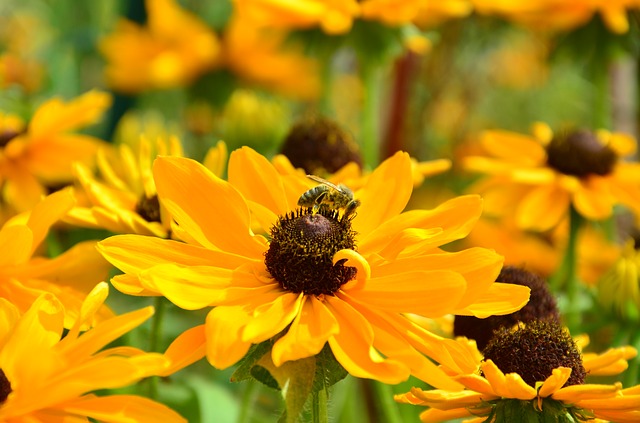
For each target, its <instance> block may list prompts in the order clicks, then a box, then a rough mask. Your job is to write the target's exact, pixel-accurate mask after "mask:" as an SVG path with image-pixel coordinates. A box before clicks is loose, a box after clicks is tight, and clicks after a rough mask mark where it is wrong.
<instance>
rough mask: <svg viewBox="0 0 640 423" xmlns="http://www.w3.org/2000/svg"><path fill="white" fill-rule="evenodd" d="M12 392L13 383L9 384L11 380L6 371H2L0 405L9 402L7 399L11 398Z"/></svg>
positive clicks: (0, 376)
mask: <svg viewBox="0 0 640 423" xmlns="http://www.w3.org/2000/svg"><path fill="white" fill-rule="evenodd" d="M11 391H12V389H11V382H9V379H7V376H6V375H5V374H4V371H2V369H0V404H2V403H4V402H5V401H6V400H7V397H8V396H9V394H10V393H11Z"/></svg>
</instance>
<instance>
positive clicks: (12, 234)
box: [0, 189, 111, 327]
mask: <svg viewBox="0 0 640 423" xmlns="http://www.w3.org/2000/svg"><path fill="white" fill-rule="evenodd" d="M74 202H75V200H74V197H73V194H72V193H71V191H70V190H69V189H65V190H62V191H58V192H56V193H54V194H51V195H49V196H48V197H46V198H45V199H44V200H42V201H41V202H40V203H38V204H37V205H36V206H35V208H34V209H33V210H32V211H30V212H25V213H22V214H19V215H17V216H14V217H13V218H12V219H11V220H9V221H8V222H7V223H5V224H4V226H2V229H0V249H1V251H3V254H2V257H1V259H0V298H6V299H7V300H9V301H11V302H12V303H13V304H14V305H15V306H16V307H18V309H19V310H20V311H21V312H25V311H26V310H27V309H28V308H29V306H30V305H31V303H33V302H34V301H35V299H36V298H38V296H40V295H42V294H43V293H53V294H55V295H56V296H57V297H58V299H59V301H60V302H61V303H62V304H63V305H64V308H65V310H66V312H65V327H70V326H71V325H72V324H73V323H74V322H75V320H76V319H77V318H78V315H79V313H80V307H81V304H82V300H83V299H84V296H85V295H86V294H87V292H89V291H90V290H91V288H93V287H94V286H95V284H96V283H98V282H100V281H102V280H104V279H105V278H107V277H108V273H109V269H110V268H111V266H109V264H108V263H107V262H106V261H105V260H104V259H103V258H102V257H100V254H98V252H97V251H96V248H95V246H96V243H95V241H85V242H81V243H79V244H76V245H75V246H74V247H72V248H71V249H69V250H67V251H66V252H64V253H63V254H61V255H59V256H57V257H55V258H52V259H49V258H46V257H41V256H39V255H37V254H36V251H37V249H38V248H39V247H40V245H41V244H42V243H43V242H44V240H45V238H46V236H47V234H48V232H49V229H50V227H51V226H52V225H53V224H54V223H56V222H57V221H58V220H60V218H62V217H63V216H64V215H65V214H66V213H67V212H68V211H69V210H70V209H71V207H73V205H74ZM109 315H110V311H109V310H108V309H104V310H102V311H101V316H102V317H105V316H109Z"/></svg>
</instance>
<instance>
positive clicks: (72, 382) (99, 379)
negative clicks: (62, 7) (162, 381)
mask: <svg viewBox="0 0 640 423" xmlns="http://www.w3.org/2000/svg"><path fill="white" fill-rule="evenodd" d="M107 294H108V285H107V284H106V283H104V282H102V283H100V284H98V285H97V286H96V287H95V288H94V289H93V290H92V291H91V293H90V294H89V295H88V296H87V298H86V300H85V301H84V302H83V304H82V307H81V310H80V315H79V317H78V318H77V319H76V321H75V324H74V325H73V327H71V329H70V330H69V331H68V332H67V333H64V332H63V328H64V326H63V321H64V320H65V316H64V314H65V307H64V306H63V304H62V303H61V302H60V301H59V300H58V299H57V298H56V297H55V296H54V295H53V294H43V295H41V296H40V297H38V298H37V299H36V300H35V301H34V302H33V304H32V305H31V306H30V307H29V308H28V309H27V310H26V311H24V313H23V312H21V311H20V310H19V308H18V307H16V306H14V305H13V304H11V303H10V302H9V301H7V300H5V299H0V323H1V324H0V327H1V329H0V340H1V342H0V420H2V421H3V422H7V423H14V422H15V423H17V422H26V421H33V422H54V421H63V420H64V421H89V420H88V419H92V420H93V419H95V421H101V422H122V421H131V422H141V423H142V422H147V423H155V422H159V421H162V422H175V423H179V422H180V423H182V422H186V420H185V419H183V418H182V417H180V416H179V415H178V414H177V413H175V412H174V411H172V410H171V409H169V408H168V407H166V406H164V405H162V404H159V403H156V402H154V401H151V400H149V399H146V398H143V397H139V396H135V395H104V396H97V395H95V394H93V393H92V392H94V391H98V390H103V389H114V388H120V387H124V386H128V385H131V384H133V383H136V382H137V381H139V380H140V379H142V378H145V377H148V376H152V375H157V374H159V373H162V372H163V371H165V369H167V368H168V367H169V365H170V362H169V360H168V359H167V358H166V357H164V356H162V355H161V354H157V353H145V352H143V351H140V350H138V349H136V348H133V347H115V348H110V349H104V350H103V348H104V347H105V346H106V345H107V344H109V343H110V342H112V341H114V340H116V339H117V338H119V337H120V336H122V335H124V334H125V333H127V332H129V331H130V330H132V329H133V328H135V327H137V326H139V325H140V324H142V323H143V322H144V321H145V320H147V319H148V318H149V317H151V315H152V314H153V308H152V307H147V308H143V309H140V310H136V311H132V312H129V313H126V314H123V315H120V316H114V317H112V318H110V319H108V320H105V321H103V322H101V323H99V324H97V325H95V326H93V327H92V328H90V329H88V330H86V331H84V332H81V328H83V327H86V326H87V325H90V324H91V322H93V321H94V320H95V314H96V313H97V312H98V310H100V309H101V308H102V304H103V302H104V301H105V299H106V297H107ZM82 330H84V329H82ZM63 335H64V336H63Z"/></svg>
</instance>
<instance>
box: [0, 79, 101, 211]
mask: <svg viewBox="0 0 640 423" xmlns="http://www.w3.org/2000/svg"><path fill="white" fill-rule="evenodd" d="M110 104H111V97H110V96H109V95H108V94H106V93H103V92H99V91H90V92H88V93H86V94H83V95H81V96H79V97H77V98H75V99H73V100H71V101H69V102H64V101H62V100H61V99H59V98H54V99H51V100H48V101H46V102H45V103H43V104H42V105H41V106H40V107H38V109H37V110H36V112H35V114H34V115H33V117H32V118H31V120H30V121H29V123H28V125H27V127H26V129H23V128H22V127H21V125H19V123H18V122H16V119H15V118H0V125H3V127H1V128H0V140H2V145H1V146H0V181H1V183H2V200H3V202H4V207H12V208H13V209H15V210H16V211H18V212H21V211H25V210H29V209H30V208H32V207H33V206H34V205H35V204H36V203H37V202H38V201H39V200H40V199H41V198H42V196H43V195H45V194H46V193H47V188H48V187H49V188H57V187H59V186H60V185H62V184H68V183H70V182H71V181H72V179H73V172H72V164H73V163H74V162H76V161H77V162H81V163H85V164H86V165H87V166H92V165H93V163H94V160H95V154H96V152H97V150H98V149H99V148H100V147H101V146H104V145H106V143H104V142H103V141H100V140H98V139H97V138H94V137H91V136H88V135H83V134H78V133H73V132H71V131H75V130H77V129H80V128H83V127H85V126H87V125H90V124H93V123H95V122H97V121H98V119H99V118H100V117H101V116H102V114H103V113H104V111H105V110H106V109H107V108H108V107H109V106H110Z"/></svg>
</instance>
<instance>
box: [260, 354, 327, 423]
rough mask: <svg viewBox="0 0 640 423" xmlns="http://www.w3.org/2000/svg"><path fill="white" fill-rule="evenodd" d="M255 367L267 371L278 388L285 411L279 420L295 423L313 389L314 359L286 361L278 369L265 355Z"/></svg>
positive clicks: (269, 357) (268, 356) (268, 355)
mask: <svg viewBox="0 0 640 423" xmlns="http://www.w3.org/2000/svg"><path fill="white" fill-rule="evenodd" d="M256 367H262V368H264V369H265V370H267V371H268V372H269V373H270V374H271V376H272V377H273V378H274V379H275V380H276V381H277V383H278V386H279V387H280V390H281V392H282V398H283V399H284V402H285V406H286V411H285V413H284V414H283V416H282V417H281V418H280V420H281V421H282V422H286V423H294V422H295V421H297V420H298V416H299V415H300V414H301V413H302V410H303V409H304V405H305V403H306V402H307V398H308V397H309V395H310V394H311V390H312V387H313V380H314V376H315V374H316V359H315V357H309V358H303V359H300V360H295V361H287V362H286V363H283V364H282V365H281V366H280V367H276V365H275V364H273V361H272V360H271V354H265V355H264V356H263V357H262V358H261V359H260V360H259V362H258V365H257V366H256Z"/></svg>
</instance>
